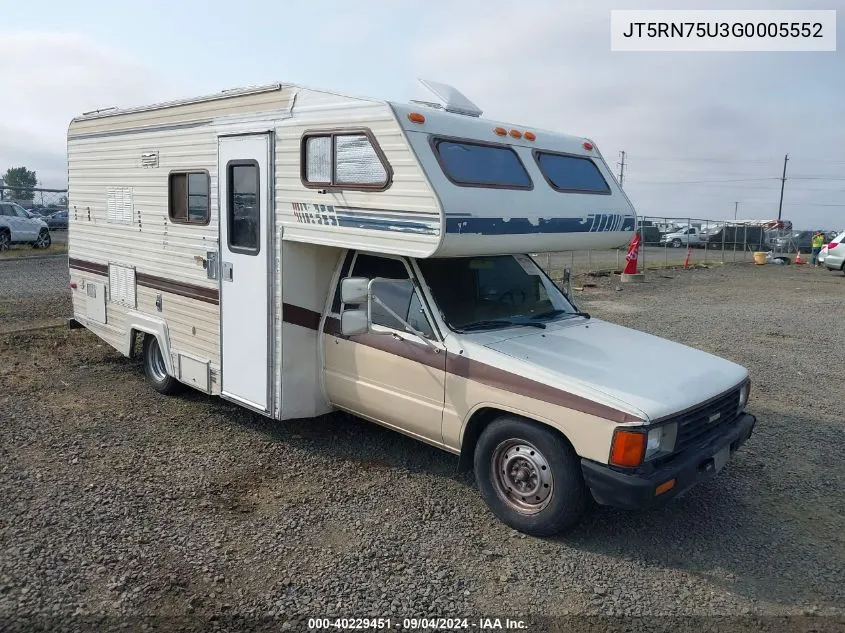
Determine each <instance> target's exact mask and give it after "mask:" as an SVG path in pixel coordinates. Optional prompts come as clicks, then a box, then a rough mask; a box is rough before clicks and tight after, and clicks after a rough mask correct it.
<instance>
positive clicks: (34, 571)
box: [0, 259, 845, 630]
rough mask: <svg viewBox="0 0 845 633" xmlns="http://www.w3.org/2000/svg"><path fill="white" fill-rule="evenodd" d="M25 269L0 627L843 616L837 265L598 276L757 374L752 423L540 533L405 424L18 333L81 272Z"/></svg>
mask: <svg viewBox="0 0 845 633" xmlns="http://www.w3.org/2000/svg"><path fill="white" fill-rule="evenodd" d="M28 264H29V265H28V267H27V266H25V265H22V264H21V263H20V262H0V298H1V299H2V303H0V310H2V311H0V328H2V329H0V407H2V409H0V410H2V412H3V413H2V418H3V422H2V424H0V508H2V509H3V510H2V512H0V629H3V625H7V626H8V628H14V627H18V628H19V629H20V630H23V629H24V628H26V627H28V626H31V625H32V623H33V622H42V623H44V622H49V623H53V624H56V623H57V622H59V621H62V622H64V623H66V624H67V623H68V622H72V620H68V617H69V616H71V615H73V614H76V615H78V616H80V615H81V616H84V615H87V614H98V615H104V616H109V617H110V618H111V619H110V620H108V621H109V622H112V623H113V624H116V623H121V622H122V623H124V624H125V623H126V621H127V620H126V618H130V617H132V616H137V615H150V614H154V615H160V616H170V615H177V614H194V615H196V616H198V617H201V618H209V617H214V618H218V617H223V618H225V617H226V616H227V615H231V614H236V615H240V616H243V618H245V619H246V620H244V621H251V620H250V618H253V620H254V619H255V618H256V617H267V616H274V617H277V618H278V620H274V622H276V623H277V624H278V625H279V628H280V629H281V628H282V627H284V629H286V630H304V629H305V620H303V618H306V617H321V616H329V615H330V616H377V615H379V616H391V617H393V618H394V621H395V620H396V619H397V618H400V619H401V618H402V617H406V616H411V615H414V614H417V615H423V614H425V615H429V616H463V617H466V616H488V615H489V616H499V617H502V616H508V615H509V616H511V617H526V616H529V615H531V614H534V615H549V616H562V615H567V614H609V615H617V616H618V615H626V616H636V615H652V614H666V615H701V616H709V615H738V614H757V615H774V614H804V615H807V614H831V615H836V616H837V620H838V622H839V623H841V622H842V620H841V618H843V617H845V582H843V581H845V576H844V575H843V569H845V496H843V490H845V462H844V461H843V459H842V446H843V439H842V438H843V431H845V420H843V417H845V416H843V409H842V394H843V376H842V372H841V368H842V367H843V365H842V360H841V358H842V354H843V351H845V348H843V343H845V321H843V316H842V315H843V314H845V277H843V276H842V275H841V274H835V273H829V272H827V271H822V270H812V269H808V268H806V267H802V268H799V267H795V266H790V267H785V268H780V267H774V266H766V267H754V266H750V265H737V266H724V267H717V268H711V269H709V270H694V271H678V272H675V273H653V274H650V276H649V278H648V280H647V283H645V284H642V285H627V284H626V285H624V286H618V287H620V288H622V289H621V291H620V290H617V289H616V288H617V284H618V282H617V281H616V280H614V279H613V278H611V277H605V278H596V279H588V281H591V282H592V283H595V284H596V286H595V287H587V288H585V290H584V291H583V292H581V293H579V297H580V298H581V302H580V303H581V307H582V308H584V309H586V310H589V311H590V312H591V313H593V314H594V315H595V316H598V317H601V318H605V319H607V320H610V321H614V322H617V323H620V324H623V325H628V326H633V327H636V328H639V329H643V330H646V331H650V332H652V333H656V334H659V335H661V336H664V337H667V338H670V339H674V340H677V341H680V342H683V343H686V344H689V345H692V346H695V347H698V348H701V349H704V350H707V351H709V352H713V353H715V354H718V355H722V356H725V357H727V358H729V359H731V360H734V361H737V362H739V363H742V364H743V365H745V366H747V367H748V368H749V369H750V371H751V375H752V379H753V390H752V398H751V403H750V411H751V412H752V413H754V414H755V415H756V416H757V417H758V420H759V422H758V430H757V431H756V433H755V435H754V437H752V438H751V440H750V441H749V442H748V444H747V445H746V447H744V448H743V449H742V450H741V451H740V452H739V453H738V454H737V455H736V456H735V458H734V460H733V461H732V462H731V463H730V464H729V465H728V467H727V469H726V471H725V472H723V473H722V474H720V476H719V477H717V478H715V479H714V480H712V481H710V482H709V483H707V484H705V485H703V486H700V487H699V488H697V489H695V490H693V491H692V492H691V493H689V495H687V496H686V497H684V498H681V499H678V500H676V501H675V502H673V503H672V504H671V505H669V506H667V507H665V508H663V509H659V510H654V511H649V512H645V513H626V512H621V511H616V510H610V509H601V508H600V509H597V510H595V511H594V512H593V513H592V515H591V516H590V517H589V519H588V520H587V521H586V522H585V523H584V524H583V525H582V526H580V527H579V528H578V529H577V530H576V531H575V532H574V533H572V534H569V535H568V536H565V537H560V538H554V539H535V538H530V537H525V536H521V535H518V534H516V533H515V532H513V531H511V530H510V529H508V528H506V527H504V526H503V525H501V524H500V523H498V522H497V521H496V520H495V519H494V518H493V517H492V515H491V514H490V513H489V512H488V511H487V509H486V507H485V506H484V504H483V502H482V501H481V498H480V497H479V495H478V492H477V490H476V489H475V484H474V483H473V479H472V476H471V474H470V475H469V476H463V475H457V474H455V466H456V461H455V459H454V458H452V457H451V456H449V455H447V454H445V453H441V452H439V451H437V450H435V449H433V448H429V447H427V446H425V445H422V444H419V443H416V442H414V441H412V440H410V439H406V438H404V437H403V436H401V435H398V434H396V433H392V432H390V431H387V430H384V429H381V428H379V427H376V426H373V425H369V424H366V423H363V422H360V421H357V420H355V419H352V418H350V417H348V416H345V415H332V416H327V417H325V418H323V419H319V420H305V421H294V422H288V423H272V422H269V421H266V420H264V419H262V418H261V417H259V416H257V415H253V414H251V413H249V412H247V411H245V410H243V409H240V408H238V407H236V406H234V405H231V404H229V403H226V402H224V401H222V400H219V399H213V398H209V397H206V396H203V395H201V394H197V393H186V394H184V395H182V396H179V397H169V398H168V397H165V396H160V395H158V394H156V393H155V392H153V391H152V390H151V389H150V388H148V387H147V386H146V385H145V384H144V379H143V374H142V371H141V367H140V366H139V365H138V364H137V363H134V362H131V361H129V360H127V359H124V358H123V357H122V356H120V355H119V354H118V353H116V352H115V351H113V350H112V349H110V348H109V347H107V346H106V345H104V344H101V343H100V342H99V340H98V339H96V338H95V337H94V336H92V335H91V334H89V333H87V332H85V331H79V330H76V331H68V330H66V329H63V328H53V329H40V330H31V331H25V332H10V330H13V329H19V328H20V327H23V326H24V325H26V324H27V323H29V322H32V323H35V324H39V323H46V322H49V321H50V320H51V319H55V318H56V317H58V316H62V311H63V310H64V311H66V310H67V309H68V300H67V294H66V293H67V289H66V283H67V280H66V277H63V275H65V274H66V272H65V268H64V266H65V265H66V264H65V263H64V262H63V261H62V260H61V259H55V260H36V261H32V262H29V263H28ZM663 275H665V276H663ZM667 277H671V278H667ZM581 281H584V280H583V279H582V280H580V281H579V282H576V285H579V284H580V282H581ZM33 284H36V285H37V289H38V290H39V291H35V290H33V287H32V286H33ZM16 305H19V306H20V309H19V310H17V311H16V308H15V306H16ZM4 331H5V332H4ZM636 362H638V363H639V365H640V369H638V370H637V371H648V366H649V359H647V358H643V359H638V360H636ZM837 372H838V373H837ZM204 621H206V622H207V620H204ZM824 621H825V622H827V623H831V622H833V620H829V619H828V620H824Z"/></svg>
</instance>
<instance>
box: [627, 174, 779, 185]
mask: <svg viewBox="0 0 845 633" xmlns="http://www.w3.org/2000/svg"><path fill="white" fill-rule="evenodd" d="M765 180H780V178H778V177H776V176H767V177H765V178H730V179H724V180H719V179H715V178H711V179H710V180H651V181H649V180H641V181H640V182H638V183H637V184H640V185H696V184H720V183H725V182H761V181H765Z"/></svg>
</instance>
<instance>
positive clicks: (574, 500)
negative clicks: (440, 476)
mask: <svg viewBox="0 0 845 633" xmlns="http://www.w3.org/2000/svg"><path fill="white" fill-rule="evenodd" d="M520 451H522V452H521V453H520ZM474 469H475V479H476V481H477V483H478V488H479V490H480V491H481V496H482V497H483V498H484V501H485V502H486V503H487V506H488V507H489V508H490V510H492V512H493V514H495V515H496V517H497V518H498V519H499V520H500V521H501V522H502V523H504V524H505V525H508V526H510V527H512V528H514V529H515V530H518V531H520V532H524V533H526V534H531V535H532V536H551V535H553V534H558V533H560V532H563V531H565V530H568V529H570V528H572V527H573V526H575V525H576V524H577V523H578V522H579V521H580V520H581V518H582V517H583V516H584V513H585V512H586V509H587V500H588V491H587V487H586V485H585V484H584V479H583V476H582V475H581V465H580V463H579V460H578V456H577V455H576V454H575V451H574V450H573V449H572V447H571V446H570V445H569V443H568V442H567V441H566V440H565V439H564V438H563V437H562V436H560V435H559V434H557V433H556V432H555V431H553V430H552V429H551V428H549V427H546V426H543V425H541V424H538V423H536V422H531V421H529V420H525V419H523V418H520V417H517V416H510V415H508V416H503V417H500V418H498V419H496V420H494V421H493V422H491V423H490V425H489V426H487V428H485V429H484V431H483V432H482V433H481V436H480V437H479V438H478V443H477V444H476V446H475V456H474ZM526 477H527V479H526ZM518 486H522V487H523V492H525V493H526V496H524V497H523V496H521V494H519V493H517V494H514V488H517V487H518ZM517 490H518V488H517Z"/></svg>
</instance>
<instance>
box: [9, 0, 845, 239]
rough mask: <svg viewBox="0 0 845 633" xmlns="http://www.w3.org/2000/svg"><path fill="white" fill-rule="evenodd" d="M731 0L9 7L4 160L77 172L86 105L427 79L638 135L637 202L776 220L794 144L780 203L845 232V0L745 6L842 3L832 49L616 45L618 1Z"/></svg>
mask: <svg viewBox="0 0 845 633" xmlns="http://www.w3.org/2000/svg"><path fill="white" fill-rule="evenodd" d="M734 4H735V3H733V2H724V1H716V0H708V1H707V2H704V0H701V1H699V2H694V1H691V0H688V1H684V0H678V1H676V2H671V3H666V2H652V1H650V0H638V1H637V2H631V1H627V2H626V1H625V0H617V1H616V2H613V3H611V2H607V1H605V0H581V1H576V2H561V0H551V1H548V2H546V1H539V0H537V1H533V0H525V1H524V2H513V1H509V2H504V1H502V2H500V1H492V0H487V1H484V2H480V1H479V2H476V1H470V0H450V1H441V0H425V1H424V2H423V1H418V2H409V1H392V2H387V1H384V2H382V1H378V0H344V1H341V0H336V1H320V0H308V1H303V2H298V1H295V0H284V1H279V2H276V3H273V2H269V1H266V0H265V1H263V2H262V1H253V0H239V1H238V2H236V3H232V2H221V1H220V0H206V1H204V2H199V1H196V0H182V1H181V2H178V3H176V2H164V1H159V0H146V1H145V2H142V3H137V2H133V3H118V2H113V1H110V2H108V3H106V2H93V1H89V2H86V1H84V0H78V1H76V2H59V0H54V1H53V2H47V1H41V0H28V1H27V2H15V3H6V6H4V7H3V9H2V10H0V86H2V89H0V96H2V98H0V173H2V172H3V171H5V170H6V168H7V167H10V166H16V165H26V166H27V167H29V168H30V169H35V170H36V171H37V172H38V175H39V179H40V180H41V182H42V183H43V186H45V187H62V186H64V185H65V184H66V177H65V158H64V152H65V135H66V131H67V124H68V122H69V121H70V119H71V118H72V117H73V116H74V115H76V114H79V113H81V112H83V111H86V110H92V109H96V108H102V107H107V106H112V105H115V106H121V107H123V106H132V105H139V104H144V103H148V102H154V101H157V100H160V99H168V98H174V97H186V96H196V95H198V94H204V93H209V92H217V91H219V90H221V89H225V88H231V87H235V86H242V85H250V84H263V83H271V82H273V81H277V80H279V81H283V82H291V83H300V84H305V85H308V86H313V87H319V88H327V89H336V90H338V91H344V92H348V93H353V94H363V95H367V96H374V97H382V98H386V99H392V100H400V101H404V100H407V99H408V98H411V97H413V96H415V91H416V88H415V83H416V81H415V80H416V77H425V78H429V79H434V80H437V81H443V82H446V83H450V84H453V85H454V86H456V87H457V88H458V89H459V90H461V91H462V92H464V93H465V94H466V95H467V96H468V97H469V98H470V99H472V100H473V101H474V102H475V103H477V104H478V105H479V106H480V107H481V108H482V109H483V110H484V111H485V116H489V117H491V118H497V119H502V120H505V121H512V122H515V123H522V124H527V125H531V126H535V127H542V128H550V129H554V130H559V131H562V132H568V133H572V134H578V135H583V136H589V137H591V138H593V139H594V140H595V141H596V142H597V143H598V146H599V148H600V149H601V151H602V153H603V154H604V155H605V157H606V159H607V160H608V162H609V163H610V164H611V166H612V167H613V168H614V170H616V171H618V167H617V166H616V163H617V161H618V155H619V151H620V150H625V151H626V152H627V162H628V165H627V167H626V175H625V189H626V191H627V192H628V193H629V195H630V196H631V198H632V200H633V202H634V205H635V206H636V207H637V210H638V212H639V213H640V214H643V215H667V216H676V217H681V216H683V217H687V216H691V217H700V218H713V219H716V218H732V217H733V214H734V208H735V207H734V202H735V201H738V202H739V217H740V218H771V217H776V216H777V203H778V196H779V192H780V181H779V180H778V178H779V176H780V174H781V169H782V166H783V156H784V154H786V153H789V155H790V161H789V166H788V174H787V175H788V177H789V178H790V179H789V180H787V182H786V194H785V198H784V201H785V202H784V212H783V217H784V218H786V219H791V220H792V221H793V223H794V224H795V225H796V227H800V228H815V227H816V226H823V227H829V228H832V229H842V228H845V51H843V48H845V43H843V36H842V33H845V0H828V1H826V2H816V1H815V0H800V1H798V0H796V1H795V2H792V3H789V2H783V1H780V0H765V1H759V0H747V1H745V2H743V3H742V8H765V9H790V8H802V9H808V8H818V9H831V8H835V9H837V10H838V13H837V22H838V24H837V27H838V32H839V33H840V36H839V43H838V48H839V51H838V52H835V53H620V52H611V51H610V35H609V25H610V9H611V8H618V9H623V8H625V9H649V8H665V7H666V6H667V5H668V6H673V7H675V8H690V9H696V8H726V9H727V8H735V7H734V6H732V5H734ZM573 5H574V6H577V7H578V8H573ZM174 7H175V8H174ZM702 181H705V182H702ZM708 181H722V182H708ZM724 181H731V182H724Z"/></svg>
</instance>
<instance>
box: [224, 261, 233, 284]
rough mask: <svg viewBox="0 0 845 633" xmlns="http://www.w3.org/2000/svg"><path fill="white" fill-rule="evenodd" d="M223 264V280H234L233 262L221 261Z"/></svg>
mask: <svg viewBox="0 0 845 633" xmlns="http://www.w3.org/2000/svg"><path fill="white" fill-rule="evenodd" d="M221 264H222V266H221V268H222V272H223V275H222V277H223V281H232V279H233V277H234V275H233V269H232V262H221Z"/></svg>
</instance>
